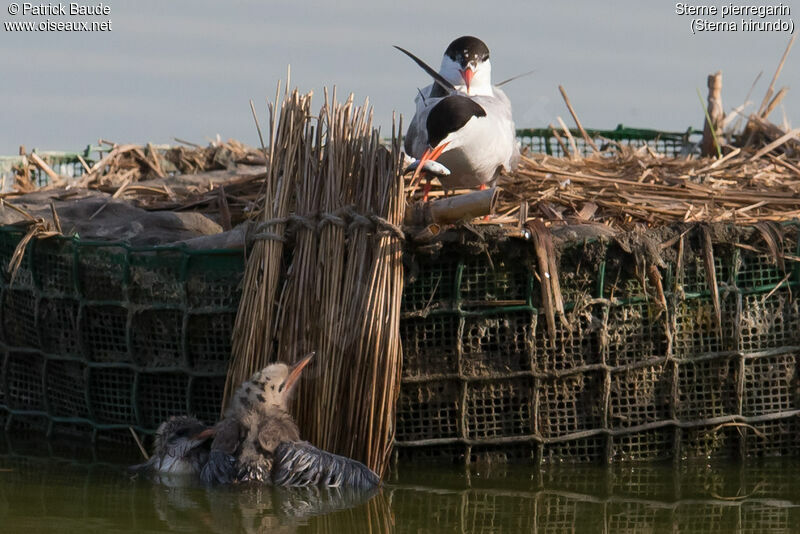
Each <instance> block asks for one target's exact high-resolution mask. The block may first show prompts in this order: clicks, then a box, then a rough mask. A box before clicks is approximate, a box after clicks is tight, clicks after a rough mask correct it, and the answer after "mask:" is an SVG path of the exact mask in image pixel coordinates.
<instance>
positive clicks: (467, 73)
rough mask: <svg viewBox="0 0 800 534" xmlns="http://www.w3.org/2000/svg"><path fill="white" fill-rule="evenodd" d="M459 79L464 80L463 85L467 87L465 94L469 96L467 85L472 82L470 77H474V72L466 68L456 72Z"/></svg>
mask: <svg viewBox="0 0 800 534" xmlns="http://www.w3.org/2000/svg"><path fill="white" fill-rule="evenodd" d="M458 72H460V73H461V77H462V78H464V84H465V85H466V86H467V94H469V84H470V83H471V82H472V77H473V76H475V71H474V70H472V69H471V68H469V67H467V68H466V69H464V70H460V71H458Z"/></svg>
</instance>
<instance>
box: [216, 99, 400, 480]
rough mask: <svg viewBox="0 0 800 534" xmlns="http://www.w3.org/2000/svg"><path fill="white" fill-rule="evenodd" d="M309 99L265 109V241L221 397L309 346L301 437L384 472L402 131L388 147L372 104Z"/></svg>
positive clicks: (394, 383) (395, 334)
mask: <svg viewBox="0 0 800 534" xmlns="http://www.w3.org/2000/svg"><path fill="white" fill-rule="evenodd" d="M310 100H311V95H310V94H309V95H305V96H304V97H300V96H299V95H298V94H297V92H296V91H295V92H293V93H292V94H291V95H288V94H287V95H285V97H284V100H283V103H282V105H281V108H280V110H281V111H280V115H279V116H276V115H274V114H273V113H272V108H270V113H271V115H270V116H271V123H272V127H271V134H270V143H269V157H268V161H269V162H270V165H268V172H267V177H266V180H265V185H264V196H263V201H260V202H259V206H260V207H261V212H260V215H259V220H260V221H261V223H262V224H261V228H260V231H261V232H262V234H261V235H262V236H263V237H264V239H263V240H260V241H258V243H257V244H256V245H255V246H254V247H253V249H252V250H251V251H250V253H249V257H248V261H247V268H246V271H245V279H244V286H243V291H242V299H241V302H240V307H239V313H238V315H237V321H236V324H235V327H234V349H233V358H232V361H231V364H230V368H229V373H228V381H227V390H226V398H227V397H228V395H229V394H230V392H232V391H233V388H235V386H236V385H237V384H238V383H239V382H241V381H242V380H244V379H245V378H247V377H248V376H249V375H250V374H251V373H252V372H254V371H255V370H257V369H259V368H261V367H263V366H264V365H266V364H268V363H269V362H271V361H275V360H281V361H286V362H288V363H292V362H294V361H295V360H296V359H298V358H299V357H301V356H302V355H304V354H305V353H307V352H309V351H311V350H314V351H316V353H317V356H316V358H315V363H314V364H313V365H312V367H311V368H309V369H308V371H307V372H306V373H305V374H306V375H307V376H306V380H305V381H303V382H302V383H301V384H300V386H299V388H298V392H297V398H296V400H295V403H294V411H295V416H296V417H297V421H298V425H299V427H300V429H301V434H302V435H303V437H304V438H305V439H308V440H309V441H311V442H312V443H314V444H315V445H317V446H318V447H321V448H323V449H326V450H329V451H332V452H335V453H339V454H345V455H348V456H351V457H353V458H357V459H359V460H361V461H363V462H364V463H366V464H367V465H368V466H369V467H370V468H372V469H374V470H375V471H376V472H378V473H383V472H384V471H385V468H386V466H387V464H388V459H389V453H390V451H391V445H392V441H393V432H394V414H395V404H396V399H397V395H398V392H399V389H398V388H399V381H400V366H401V359H402V353H401V347H400V338H399V321H400V298H401V295H402V284H403V274H402V249H401V243H400V240H399V239H398V235H397V233H396V232H395V231H391V228H392V227H395V228H396V227H398V226H399V225H400V224H401V223H402V218H403V214H404V210H405V205H404V202H405V200H404V196H403V180H402V176H401V173H400V169H401V157H402V155H401V148H400V141H399V135H398V134H399V131H400V130H399V128H395V126H394V125H393V131H392V140H391V144H390V145H389V146H386V145H384V144H383V142H382V140H381V135H380V132H379V131H378V130H376V129H373V127H372V110H371V108H370V107H369V105H368V102H365V104H364V105H363V106H356V105H354V103H353V98H352V95H351V96H350V97H349V98H348V99H347V100H346V101H345V102H344V103H339V102H337V101H336V91H335V89H334V91H333V94H332V95H329V94H328V91H327V90H326V91H325V102H324V105H323V106H322V108H321V109H320V111H319V113H318V114H317V115H316V116H314V117H312V116H311V114H310V113H309V109H310ZM272 132H275V134H274V135H273V133H272ZM286 222H289V223H291V224H290V225H289V226H290V228H289V229H287V227H286ZM284 241H286V243H284ZM282 265H284V266H285V267H284V268H283V269H282V268H281V266H282ZM276 302H277V304H276Z"/></svg>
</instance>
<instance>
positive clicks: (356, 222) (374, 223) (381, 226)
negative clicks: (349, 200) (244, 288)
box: [250, 207, 406, 243]
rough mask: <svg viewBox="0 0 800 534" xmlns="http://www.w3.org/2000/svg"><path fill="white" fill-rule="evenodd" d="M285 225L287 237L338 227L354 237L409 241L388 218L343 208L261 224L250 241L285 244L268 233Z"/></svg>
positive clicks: (283, 237) (399, 228)
mask: <svg viewBox="0 0 800 534" xmlns="http://www.w3.org/2000/svg"><path fill="white" fill-rule="evenodd" d="M280 225H285V229H284V231H285V234H291V233H293V232H296V231H297V230H298V229H299V228H303V229H305V230H308V231H309V232H315V233H317V234H319V233H321V232H322V231H323V229H324V228H325V227H326V226H331V225H332V226H337V227H339V228H346V229H347V232H348V233H353V232H354V231H355V230H356V229H359V228H360V229H364V230H366V231H367V232H369V233H372V234H375V235H377V236H379V237H384V236H387V237H393V238H395V239H399V240H401V241H403V240H405V239H406V234H405V232H403V229H402V228H401V227H400V226H399V225H397V224H394V223H392V222H391V221H390V220H388V219H387V218H385V217H381V216H380V215H376V214H374V213H370V214H363V213H359V212H358V211H356V210H355V209H353V208H350V207H348V208H342V209H338V210H336V211H334V212H332V213H320V214H316V215H312V216H303V215H297V214H292V215H289V216H287V217H275V218H272V219H268V220H266V221H262V222H260V223H258V224H257V225H256V227H255V229H254V232H255V233H254V234H253V235H252V237H251V238H250V239H251V240H253V241H263V240H269V241H280V242H283V243H285V242H286V237H285V236H283V235H278V234H276V233H273V232H269V231H267V229H268V228H273V227H276V226H280Z"/></svg>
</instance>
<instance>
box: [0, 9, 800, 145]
mask: <svg viewBox="0 0 800 534" xmlns="http://www.w3.org/2000/svg"><path fill="white" fill-rule="evenodd" d="M10 3H11V2H10V0H0V6H2V11H0V19H1V20H2V21H3V22H8V21H23V20H33V21H36V22H40V21H42V20H44V19H48V18H50V19H51V20H56V21H70V20H105V19H110V20H111V21H112V31H111V32H109V33H39V32H36V33H33V32H31V33H13V32H9V31H6V30H5V28H0V72H2V80H3V81H2V83H0V125H2V126H0V154H13V153H16V151H17V147H18V145H20V144H24V145H26V147H28V148H29V149H30V148H33V147H36V148H39V149H66V150H75V149H80V148H82V147H83V146H85V145H86V144H88V143H94V142H96V140H97V138H98V137H104V138H106V139H111V140H114V141H117V142H139V143H141V142H147V141H152V142H156V143H168V142H171V140H172V138H173V137H180V138H184V139H188V140H191V141H195V142H200V143H204V142H205V141H206V140H207V139H209V138H212V137H214V136H216V134H220V135H221V136H222V137H223V138H228V137H234V138H238V139H240V140H242V141H244V142H247V143H250V144H257V142H258V140H257V135H256V132H255V128H254V126H253V123H252V119H251V117H250V110H249V104H248V101H249V99H250V98H253V99H254V100H255V101H256V102H257V105H258V109H259V111H261V112H263V111H264V109H265V106H264V100H265V98H267V97H272V96H273V95H274V92H275V84H276V83H277V81H278V79H280V78H283V77H285V73H286V65H287V64H291V66H292V82H293V84H296V85H298V86H299V87H300V88H301V89H304V90H308V89H313V90H315V92H316V94H318V95H319V96H320V98H317V99H316V100H315V107H318V106H319V105H320V104H321V88H322V87H323V86H324V85H328V86H333V85H334V84H335V85H337V86H338V90H339V91H340V94H342V95H344V94H345V93H346V92H351V91H352V92H354V93H355V94H356V99H357V100H359V101H361V100H363V98H364V97H366V96H369V98H370V101H371V103H372V104H373V105H374V107H375V119H376V122H377V123H378V124H380V125H382V126H384V128H387V127H388V126H389V125H390V124H391V122H390V121H391V114H392V110H397V111H398V112H399V113H402V114H403V115H404V116H406V118H407V119H408V118H410V115H411V114H412V113H413V99H414V96H415V94H416V88H417V87H421V86H424V85H426V84H427V83H429V81H428V80H427V79H426V76H425V75H424V73H423V72H422V71H421V70H419V69H418V68H417V67H416V66H415V65H414V64H413V63H412V62H411V61H410V60H409V59H408V58H406V57H405V56H403V55H402V54H400V53H399V52H397V51H396V50H394V49H393V48H392V45H393V44H398V45H401V46H403V47H404V48H408V49H410V50H412V51H414V52H415V53H417V55H419V56H420V57H422V58H423V59H425V60H427V61H428V62H429V63H430V64H431V65H432V66H434V67H436V68H438V65H439V62H440V60H441V54H442V52H443V50H444V48H445V47H446V46H447V44H448V43H449V42H450V41H451V40H452V39H454V38H456V37H458V36H460V35H464V34H472V35H476V36H478V37H480V38H482V39H483V40H484V41H485V42H486V43H487V44H488V45H489V48H490V49H491V52H492V65H493V72H494V76H495V80H496V81H499V80H501V79H504V78H507V77H510V76H513V75H515V74H518V73H520V72H523V71H527V70H531V69H536V73H535V74H534V75H532V76H529V77H527V78H524V79H520V80H517V81H515V82H513V83H512V84H510V85H508V86H507V92H508V94H509V97H510V98H511V101H512V103H513V105H514V112H515V119H516V123H517V126H518V127H527V126H531V127H534V126H543V125H546V124H547V123H548V122H551V121H554V120H555V117H556V116H558V115H560V116H562V117H563V118H564V119H565V120H567V121H568V122H570V123H571V121H570V120H569V117H568V112H567V110H566V108H565V107H564V105H563V103H562V101H561V97H560V95H559V93H558V85H559V84H563V85H564V86H565V88H566V89H567V92H568V93H569V95H570V98H571V100H572V102H573V104H574V106H575V108H576V110H577V112H578V114H579V115H580V117H581V119H582V121H583V123H584V125H586V126H589V127H594V128H613V127H615V126H616V125H617V124H618V123H624V124H626V125H629V126H638V127H650V128H658V129H666V130H683V129H685V128H686V127H687V126H690V125H692V126H702V110H701V108H700V104H699V101H698V98H697V94H696V89H697V88H700V90H701V91H702V92H703V94H704V95H705V91H706V89H705V85H706V75H707V74H708V73H710V72H713V71H716V70H718V69H721V70H722V71H723V101H724V105H725V108H726V110H728V109H730V108H732V107H734V106H736V105H738V104H741V103H742V102H743V101H744V98H745V95H746V94H747V91H748V89H749V88H750V86H751V84H752V82H753V79H754V78H755V76H756V75H757V74H758V73H759V71H762V70H763V71H764V74H763V75H762V77H761V80H760V81H759V83H758V85H757V87H756V90H755V91H754V93H753V98H752V100H754V101H756V105H757V103H758V102H760V100H761V98H762V96H763V94H764V91H765V90H766V87H767V85H768V83H769V80H770V78H771V77H772V74H773V72H774V70H775V67H776V65H777V63H778V61H779V59H780V56H781V54H782V53H783V50H784V48H785V46H786V43H787V42H788V40H789V38H790V35H789V34H788V33H753V32H750V33H746V32H742V31H739V32H736V33H705V34H698V35H692V33H691V31H690V20H691V17H686V16H679V15H676V14H675V2H672V1H667V0H658V1H647V2H644V1H641V0H604V1H602V2H599V1H593V0H583V1H577V0H574V1H562V2H536V1H531V0H524V1H501V0H484V1H483V2H466V1H462V2H444V1H439V2H436V1H430V0H428V1H417V0H406V1H405V2H402V3H392V4H387V5H376V2H374V1H365V0H339V1H337V2H302V3H301V2H289V1H286V2H259V1H230V2H223V1H208V0H203V1H191V2H189V1H177V0H174V1H168V2H167V1H163V0H146V1H136V2H134V1H130V0H129V1H119V0H117V1H111V2H106V4H108V5H110V6H111V14H110V15H109V16H108V17H97V18H96V19H92V18H89V19H87V18H79V17H66V18H65V17H46V16H45V17H35V16H23V15H18V16H16V17H12V16H10V15H9V14H8V9H7V8H8V6H9V4H10ZM20 3H21V2H20ZM96 3H97V2H95V4H96ZM705 3H706V4H713V3H714V2H705ZM727 3H728V2H719V3H717V4H716V5H718V6H721V5H722V4H727ZM751 3H752V2H751ZM755 3H759V2H755ZM786 3H787V4H789V5H791V4H793V2H786ZM796 7H797V9H798V13H800V5H797V6H796ZM794 16H795V13H792V15H791V16H790V17H784V18H785V19H787V20H788V19H789V18H791V19H794ZM714 20H720V19H719V18H718V17H717V18H715V19H714ZM728 20H730V19H728ZM735 20H738V18H737V19H735ZM798 61H800V47H798V49H796V50H794V51H793V52H792V55H790V56H789V60H788V61H787V64H786V66H785V68H784V72H783V75H782V76H781V79H780V80H779V84H778V85H779V87H780V86H781V85H789V86H792V87H793V89H792V90H791V91H790V93H789V95H788V97H787V98H786V100H785V106H786V113H787V115H788V117H789V120H790V122H792V123H794V124H795V125H797V124H798V123H800V106H797V105H794V103H795V101H796V99H797V96H796V95H797V92H796V91H800V83H798V82H800V63H799V62H798ZM781 117H782V110H781V109H780V108H779V109H778V111H777V112H776V113H775V114H774V115H773V117H772V118H773V120H775V121H779V120H781ZM384 131H385V132H387V133H388V131H387V130H386V129H385V130H384Z"/></svg>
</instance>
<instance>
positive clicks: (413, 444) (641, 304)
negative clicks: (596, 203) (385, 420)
mask: <svg viewBox="0 0 800 534" xmlns="http://www.w3.org/2000/svg"><path fill="white" fill-rule="evenodd" d="M787 235H790V236H793V239H795V242H793V243H792V244H791V246H789V247H788V248H787V250H786V251H785V252H786V253H787V254H792V255H796V254H797V243H796V236H797V231H796V228H795V227H791V226H789V227H787ZM21 236H22V234H21V233H20V232H19V231H17V230H15V229H14V228H10V227H6V228H0V265H3V266H5V265H7V264H8V260H9V258H10V256H11V254H12V253H13V250H14V247H15V245H16V242H17V241H18V240H19V239H20V238H21ZM689 237H691V234H690V236H689ZM489 248H490V250H489V251H487V250H480V251H478V249H475V248H474V247H472V248H470V247H469V246H466V247H465V246H463V244H462V245H459V244H456V243H454V242H448V244H446V245H444V248H443V249H442V250H441V251H439V252H438V253H437V254H429V253H428V254H422V253H421V252H420V251H414V250H412V249H409V250H408V251H407V254H408V258H407V262H406V264H407V273H406V284H405V289H404V295H403V299H402V305H401V310H402V313H403V316H402V317H403V318H402V320H401V324H400V335H401V338H402V343H403V350H404V363H403V377H402V384H401V391H400V397H399V400H398V404H397V419H396V437H395V443H396V446H397V447H396V450H397V454H398V456H399V457H401V458H413V459H416V460H430V461H436V462H442V461H445V462H453V461H454V462H460V463H474V462H479V463H480V462H515V461H527V462H530V461H535V462H540V463H557V462H565V461H566V462H608V461H628V460H667V459H675V458H709V457H715V458H726V459H728V458H741V457H746V456H755V457H760V456H773V455H786V454H798V453H800V439H799V438H800V434H798V431H800V428H798V427H800V389H798V384H799V383H800V373H798V357H797V354H798V351H800V299H798V298H797V297H796V295H797V292H798V291H797V288H798V287H800V271H799V270H798V269H797V268H796V267H794V264H792V263H790V262H787V265H788V267H787V268H788V269H789V271H788V272H786V273H784V272H783V271H782V270H781V269H780V268H779V267H778V266H777V265H776V263H775V262H774V261H772V260H770V258H768V257H766V256H765V255H763V254H761V253H757V252H751V251H750V250H748V249H742V248H739V247H734V246H731V245H730V244H722V243H717V244H715V245H714V255H715V270H716V277H717V282H718V285H719V287H720V308H721V313H722V324H721V327H718V325H717V320H716V312H715V307H714V302H713V299H712V296H711V293H710V288H709V285H708V281H707V280H706V271H705V266H704V264H703V261H702V259H701V258H696V257H695V256H692V255H687V256H686V258H685V260H684V262H683V263H682V265H681V266H680V269H679V268H678V266H677V265H676V264H675V262H674V260H672V262H668V264H667V265H666V266H665V267H663V268H662V269H660V271H661V274H662V280H663V287H664V289H665V291H666V299H667V302H668V311H667V313H665V312H664V310H662V309H661V307H660V306H659V305H658V303H657V302H655V301H654V299H653V295H654V292H653V288H652V287H650V282H649V281H647V280H646V281H645V284H646V287H644V288H643V287H642V281H641V279H640V278H638V277H637V276H636V275H635V272H634V268H633V264H634V262H633V261H632V260H631V258H630V257H627V259H626V257H625V256H622V255H621V253H620V251H619V250H618V248H614V246H613V245H610V244H605V243H602V242H598V241H587V242H579V243H573V244H571V245H570V246H568V247H567V248H565V249H563V250H562V251H561V252H560V254H559V267H560V281H561V287H562V291H563V293H564V295H565V301H566V308H567V310H568V313H567V317H568V319H569V320H568V323H567V324H563V323H561V322H557V323H556V331H555V339H551V337H550V334H549V333H548V329H547V322H546V320H545V317H544V316H543V315H542V312H541V310H540V307H541V291H540V289H539V288H540V284H539V281H538V278H537V276H538V275H537V272H536V270H535V259H534V256H533V254H534V251H533V249H532V246H531V244H530V243H528V242H525V241H521V240H509V241H507V242H506V243H504V244H501V245H499V246H496V247H489ZM242 273H243V257H242V253H241V251H190V250H184V249H181V248H175V247H163V248H144V249H137V248H130V247H127V246H124V245H120V244H107V243H106V244H104V243H96V242H94V243H87V242H81V241H79V240H77V239H67V238H51V239H47V240H44V241H35V240H34V241H33V242H32V243H31V244H30V245H29V247H28V249H27V251H26V254H25V257H24V260H23V262H22V265H21V267H20V270H19V273H18V275H17V278H16V280H15V281H14V283H13V284H9V281H8V279H7V278H3V279H2V281H0V326H1V328H0V334H2V335H1V336H0V422H2V423H3V424H5V425H6V426H8V427H11V426H12V425H15V424H22V425H29V426H36V427H37V428H38V427H42V426H43V427H44V430H46V431H49V432H55V431H59V430H60V429H63V428H66V429H68V430H69V432H73V433H74V432H77V431H78V430H75V429H83V430H84V431H92V432H95V433H96V432H102V433H110V434H111V435H113V436H117V438H118V439H120V440H125V439H128V438H126V435H125V433H124V431H127V427H128V426H132V427H133V428H135V429H137V430H139V431H141V432H147V433H149V432H152V431H153V430H154V429H155V427H156V426H157V425H158V423H159V422H160V421H162V420H164V419H165V418H167V417H168V416H170V415H173V414H179V413H191V414H195V415H196V416H197V417H199V418H200V419H201V420H204V421H207V422H212V421H214V420H216V418H217V417H218V414H219V410H220V402H221V398H222V393H223V386H224V379H225V373H226V371H227V365H228V361H229V358H230V351H231V343H230V337H231V332H232V329H233V323H234V320H235V316H236V309H237V305H238V300H239V294H240V283H241V278H242ZM787 275H788V276H787Z"/></svg>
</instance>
